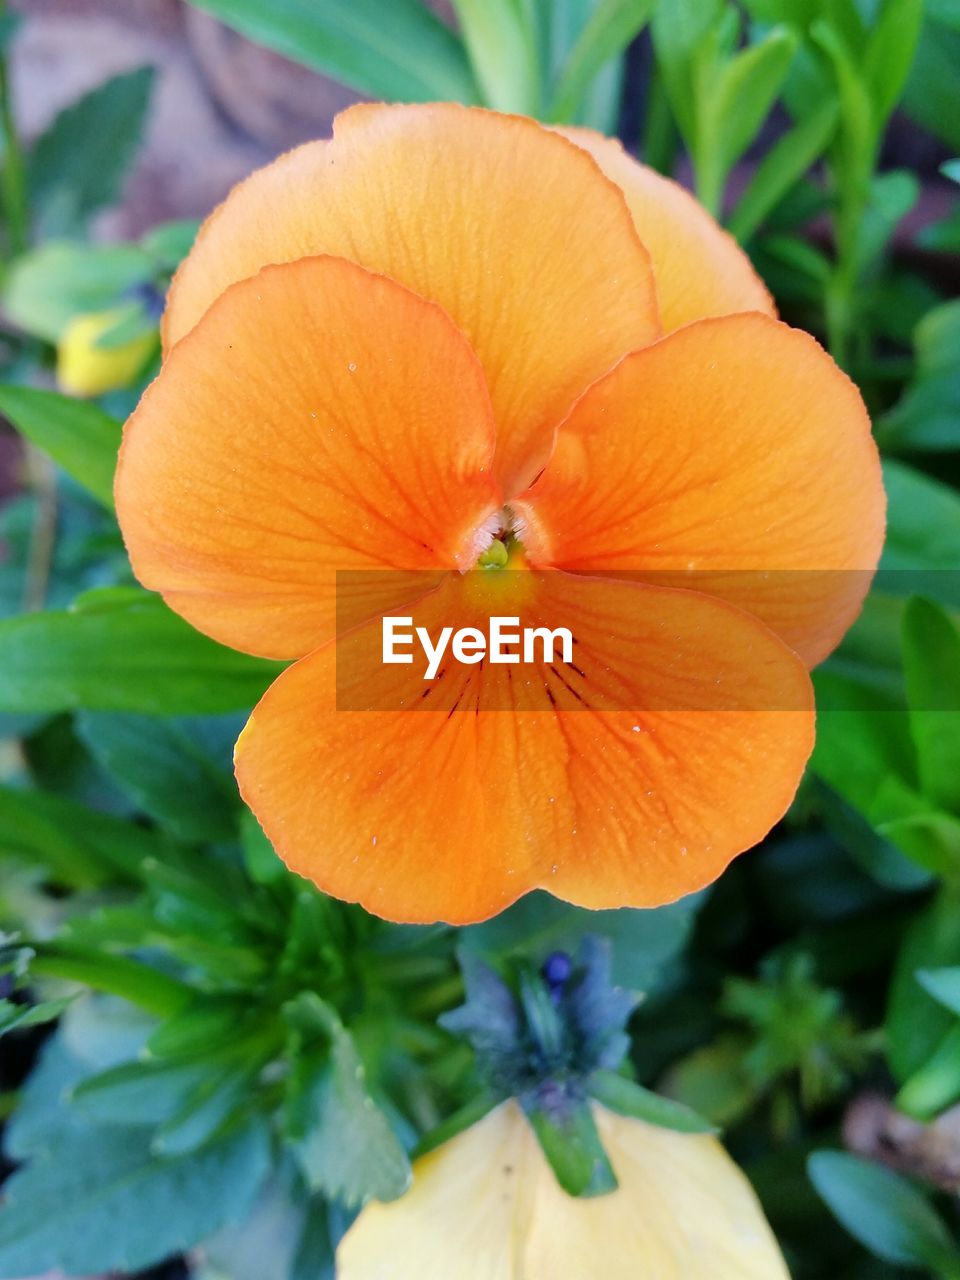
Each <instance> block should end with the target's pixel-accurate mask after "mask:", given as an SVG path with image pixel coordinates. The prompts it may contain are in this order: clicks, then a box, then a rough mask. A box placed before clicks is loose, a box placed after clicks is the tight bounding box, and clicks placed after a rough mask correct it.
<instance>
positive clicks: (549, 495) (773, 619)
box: [513, 315, 885, 665]
mask: <svg viewBox="0 0 960 1280" xmlns="http://www.w3.org/2000/svg"><path fill="white" fill-rule="evenodd" d="M513 506H514V508H515V510H516V512H517V514H518V515H519V516H520V518H521V520H525V521H526V523H527V530H526V533H525V535H524V536H525V541H526V545H527V548H528V551H529V553H530V556H531V559H532V561H533V562H534V563H536V564H551V565H556V566H558V567H561V568H565V569H570V570H579V571H586V572H591V573H598V572H599V573H604V574H612V575H616V576H621V575H627V576H630V575H631V574H632V573H640V574H641V575H642V576H644V577H646V578H648V579H649V578H651V575H652V577H653V580H655V581H657V582H658V583H660V584H671V583H672V584H673V585H676V586H692V587H694V588H695V589H696V590H698V591H708V592H710V593H711V594H715V595H718V596H722V597H723V598H725V599H727V600H730V601H732V602H733V603H734V604H737V605H738V606H740V607H742V608H744V609H747V610H749V611H750V612H752V613H755V614H756V615H757V616H758V617H760V618H762V619H763V620H764V621H765V622H766V623H767V624H768V625H769V626H770V627H772V628H773V630H775V631H776V632H777V633H778V634H779V635H780V636H782V637H783V639H784V640H786V641H787V643H788V644H790V645H791V646H792V647H793V648H794V649H796V650H797V652H798V653H800V654H801V655H802V656H803V657H804V659H805V660H806V661H807V662H808V663H809V664H811V665H812V664H814V663H816V662H818V661H820V659H821V658H823V657H825V656H826V654H828V653H829V652H830V651H831V650H832V649H833V648H834V646H835V645H836V644H837V643H838V641H839V639H840V637H841V636H842V635H843V633H844V631H846V629H847V627H848V626H849V625H850V623H851V622H852V621H853V619H854V618H855V617H856V615H857V613H858V611H859V608H860V605H861V603H862V601H863V597H864V595H865V594H866V591H867V589H868V587H869V583H870V577H871V575H872V572H873V570H874V568H875V567H876V564H877V560H878V558H879V555H880V548H881V544H882V542H883V530H884V506H885V501H884V493H883V486H882V481H881V475H880V463H879V458H878V455H877V450H876V446H875V445H874V443H873V438H872V436H871V434H870V422H869V420H868V418H867V414H866V410H865V409H864V406H863V402H862V400H861V399H860V395H859V393H858V392H857V390H856V388H855V387H854V385H853V383H852V382H850V380H849V379H848V378H847V377H846V376H845V375H844V374H843V373H841V372H840V370H839V369H838V368H837V366H836V365H835V364H834V363H833V361H832V360H831V359H830V358H829V357H828V356H827V355H826V354H825V353H824V351H823V350H822V349H821V348H820V347H819V346H818V344H817V343H816V342H815V341H814V340H813V339H812V338H810V337H809V336H808V335H807V334H804V333H800V332H799V331H797V330H794V329H789V328H788V327H787V326H786V325H783V324H780V323H778V322H777V321H774V320H769V319H767V318H766V317H764V316H758V315H741V316H727V317H724V318H722V319H718V320H704V321H700V322H699V323H697V324H693V325H690V326H688V327H687V328H685V329H683V330H681V331H679V332H677V333H674V334H671V335H670V336H669V337H667V338H665V339H663V341H661V342H659V343H657V344H656V345H655V346H653V347H649V348H647V350H645V351H640V352H637V353H636V354H634V355H632V356H629V357H628V358H627V359H625V360H624V361H623V362H622V363H621V364H620V365H619V366H618V367H617V368H616V369H614V370H613V371H612V372H611V373H610V374H609V375H608V376H607V377H606V378H604V379H602V380H601V381H600V382H598V383H596V384H595V385H594V386H593V387H591V388H590V390H589V391H588V392H587V393H586V394H585V395H584V396H583V398H582V399H581V400H580V401H579V403H578V404H577V405H576V406H575V408H574V410H573V412H572V413H571V415H570V417H569V419H568V420H567V422H566V423H565V424H564V427H563V429H562V430H561V432H560V436H559V439H558V443H557V448H556V451H555V453H554V455H553V457H552V458H551V461H550V465H549V467H548V469H547V471H546V472H545V473H544V475H543V477H542V478H541V479H540V481H539V482H538V483H537V484H536V485H535V486H534V488H533V489H531V490H530V492H529V494H528V495H526V497H525V498H524V499H522V500H520V501H519V502H516V503H514V504H513Z"/></svg>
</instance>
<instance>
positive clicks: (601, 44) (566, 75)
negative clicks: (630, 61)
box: [548, 0, 656, 123]
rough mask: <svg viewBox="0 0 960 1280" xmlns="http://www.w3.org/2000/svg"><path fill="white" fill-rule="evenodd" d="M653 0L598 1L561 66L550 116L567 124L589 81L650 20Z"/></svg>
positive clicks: (587, 87)
mask: <svg viewBox="0 0 960 1280" xmlns="http://www.w3.org/2000/svg"><path fill="white" fill-rule="evenodd" d="M655 6H656V0H600V3H599V4H598V5H597V7H596V8H595V9H594V11H593V14H592V15H591V17H590V20H589V22H588V23H587V25H586V26H585V27H584V29H583V31H582V32H581V34H580V37H579V39H578V40H577V41H576V43H575V44H574V46H573V48H572V49H571V50H570V53H569V55H568V57H567V59H566V61H565V63H564V65H563V68H562V70H561V72H560V75H559V78H558V80H557V85H556V88H555V89H554V91H553V98H552V100H551V103H550V109H549V113H548V114H549V118H550V119H551V120H554V121H557V122H560V123H570V122H572V121H573V120H575V119H576V118H577V114H578V110H579V108H580V106H581V104H582V102H583V99H584V97H585V95H586V93H587V91H588V89H589V86H590V84H591V83H592V81H593V80H594V79H595V78H596V77H597V76H598V75H599V73H600V72H601V71H602V70H603V68H604V67H605V66H606V65H607V64H608V63H609V62H610V61H611V60H612V59H613V58H616V57H617V55H618V54H620V53H622V52H623V51H624V50H625V49H626V48H627V46H628V45H629V44H630V43H631V42H632V41H633V40H635V39H636V37H637V36H638V35H639V34H640V32H641V31H642V30H643V28H644V27H645V26H646V25H647V23H648V22H649V21H650V18H651V15H652V14H653V10H654V8H655Z"/></svg>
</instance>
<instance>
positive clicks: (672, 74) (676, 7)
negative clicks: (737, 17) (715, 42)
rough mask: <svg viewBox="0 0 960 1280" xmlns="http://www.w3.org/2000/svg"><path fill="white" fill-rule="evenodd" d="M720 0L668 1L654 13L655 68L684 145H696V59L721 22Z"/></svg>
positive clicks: (652, 29) (722, 6)
mask: <svg viewBox="0 0 960 1280" xmlns="http://www.w3.org/2000/svg"><path fill="white" fill-rule="evenodd" d="M724 13H725V9H724V5H723V3H722V0H670V2H669V3H660V4H658V5H657V7H656V8H655V10H654V13H653V22H652V24H651V32H652V35H653V45H654V51H655V53H656V58H657V67H658V69H659V71H660V74H661V76H662V77H663V84H664V88H665V90H666V94H667V97H668V98H669V100H670V106H671V108H672V109H673V113H674V115H675V116H676V119H677V124H678V126H679V129H680V132H681V133H682V134H683V136H684V139H685V140H686V142H687V145H688V146H689V147H691V148H694V147H695V146H696V143H697V113H698V94H697V93H696V92H695V89H696V85H695V79H696V75H695V71H696V66H697V62H698V56H699V55H700V54H701V53H702V51H703V50H704V49H705V48H706V45H707V43H708V42H709V40H710V37H711V34H712V33H713V32H714V31H715V30H716V28H717V26H718V24H719V23H721V22H722V21H723V17H724Z"/></svg>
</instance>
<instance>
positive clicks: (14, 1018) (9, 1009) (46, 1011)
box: [0, 996, 73, 1036]
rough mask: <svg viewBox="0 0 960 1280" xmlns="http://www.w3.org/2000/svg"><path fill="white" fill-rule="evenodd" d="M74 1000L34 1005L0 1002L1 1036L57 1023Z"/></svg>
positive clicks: (70, 997) (70, 998) (67, 999)
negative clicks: (9, 1032)
mask: <svg viewBox="0 0 960 1280" xmlns="http://www.w3.org/2000/svg"><path fill="white" fill-rule="evenodd" d="M72 1000H73V996H65V997H64V998H63V999H60V1000H42V1001H41V1002H40V1003H39V1004H32V1005H30V1004H15V1003H14V1002H13V1001H12V1000H0V1036H5V1035H6V1034H7V1032H8V1031H24V1030H26V1029H27V1028H28V1027H40V1026H43V1024H44V1023H46V1022H55V1021H56V1020H57V1018H59V1017H60V1015H61V1013H63V1011H64V1009H66V1008H67V1006H68V1005H69V1004H70V1002H71V1001H72Z"/></svg>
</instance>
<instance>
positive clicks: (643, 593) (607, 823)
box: [236, 571, 813, 924]
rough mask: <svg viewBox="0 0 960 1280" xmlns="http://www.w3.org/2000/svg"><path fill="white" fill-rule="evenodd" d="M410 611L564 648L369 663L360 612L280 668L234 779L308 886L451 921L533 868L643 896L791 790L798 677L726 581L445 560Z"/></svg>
mask: <svg viewBox="0 0 960 1280" xmlns="http://www.w3.org/2000/svg"><path fill="white" fill-rule="evenodd" d="M509 579H514V580H515V581H513V582H510V581H509ZM478 584H479V586H478ZM478 590H479V591H480V592H481V595H480V596H478V594H477V592H478ZM405 613H406V614H407V615H408V616H410V617H412V618H413V621H414V625H419V626H424V627H426V628H427V629H428V631H429V633H430V635H431V636H432V637H433V638H434V639H435V638H436V636H437V634H438V633H439V630H440V628H441V627H442V626H454V627H458V626H461V625H465V624H466V625H480V627H481V629H485V628H486V623H485V622H483V621H481V619H482V618H484V617H485V616H488V615H489V614H499V615H501V616H507V617H510V616H518V617H520V618H521V625H527V626H543V625H546V626H550V627H555V626H559V625H564V626H567V627H569V628H570V629H571V630H572V632H573V635H574V637H575V641H576V643H575V647H574V655H573V662H572V663H570V664H564V663H562V662H560V661H557V662H554V663H552V664H546V663H542V662H541V663H540V664H539V665H537V664H525V665H523V666H496V665H493V664H491V663H489V662H485V663H484V664H483V665H482V666H464V665H462V664H461V663H459V662H457V661H454V660H452V659H451V660H447V661H446V662H445V663H444V665H443V667H442V668H441V675H440V677H439V678H437V679H435V680H434V681H432V682H427V681H424V680H423V679H422V671H423V668H422V665H418V664H416V663H415V664H414V665H413V666H405V667H399V666H385V665H383V664H382V663H381V662H380V652H381V648H380V625H379V623H370V624H366V625H365V626H363V627H360V628H358V629H356V630H355V631H353V632H351V633H350V634H349V635H347V636H343V637H341V639H340V640H339V641H338V642H336V643H331V644H328V645H326V646H324V647H323V648H322V649H320V650H318V651H317V652H316V653H314V654H311V655H310V656H309V657H307V658H304V659H302V660H301V661H300V662H298V663H296V664H295V665H294V666H292V667H290V668H288V670H287V671H286V672H284V673H283V675H281V676H280V678H279V679H278V680H277V681H276V682H275V683H274V685H273V686H272V687H271V688H270V689H269V690H268V692H267V693H266V695H265V696H264V698H263V699H262V700H261V702H260V703H259V705H258V706H257V708H256V709H255V711H254V713H253V715H252V717H251V719H250V721H249V723H248V725H247V727H246V729H245V730H244V732H243V734H242V735H241V738H240V741H239V742H238V744H237V753H236V764H237V778H238V781H239V784H240V789H241V793H242V795H243V797H244V799H245V800H246V802H247V803H248V804H249V805H250V807H251V808H252V809H253V811H254V813H255V814H256V815H257V817H258V818H259V820H260V822H261V824H262V826H263V828H264V830H265V831H266V833H267V835H268V836H269V838H270V840H271V841H272V842H273V844H274V847H275V848H276V849H277V852H278V853H279V854H280V855H281V857H282V858H283V859H284V860H285V861H286V862H287V863H288V865H289V866H290V867H291V868H292V869H293V870H294V871H297V872H299V873H300V874H301V875H304V876H307V877H308V878H310V879H311V880H313V881H315V882H316V883H317V884H318V885H319V886H320V887H321V888H322V889H323V890H324V891H325V892H328V893H331V894H333V895H335V896H337V897H341V898H346V899H349V900H357V901H359V902H361V903H362V904H363V905H364V906H365V907H366V908H367V909H368V910H369V911H373V912H375V913H376V914H378V915H382V916H386V917H388V918H390V919H394V920H405V921H421V922H423V921H431V920H437V919H442V920H446V921H449V922H451V923H456V924H462V923H468V922H470V921H475V920H479V919H483V918H485V917H487V916H490V915H492V914H494V913H495V912H497V911H499V910H501V909H503V908H504V907H505V906H507V905H508V904H509V903H510V902H512V901H513V900H514V899H516V898H517V897H518V896H520V895H521V894H523V893H526V892H527V891H528V890H530V889H534V888H538V887H540V888H546V889H549V890H550V891H551V892H552V893H554V894H556V895H558V896H559V897H562V898H566V899H568V900H570V901H572V902H576V903H579V904H581V905H583V906H588V907H594V908H600V907H615V906H624V905H628V906H635V907H639V906H645V907H647V906H656V905H659V904H661V903H663V902H669V901H672V900H674V899H675V898H678V897H680V896H681V895H682V894H685V893H688V892H690V891H692V890H694V889H697V888H700V887H702V886H703V885H704V884H707V883H708V882H710V881H711V880H713V879H714V878H715V877H716V876H718V875H719V874H720V872H721V871H722V870H723V869H724V868H725V867H726V865H727V864H728V863H729V862H730V860H731V859H732V858H733V857H734V856H735V855H736V854H738V853H740V852H741V851H742V850H744V849H746V848H748V847H749V846H751V845H752V844H755V843H756V842H757V841H759V840H760V839H762V838H763V836H764V835H766V833H767V832H768V830H769V829H770V827H771V826H772V825H773V824H774V822H776V821H777V819H778V818H780V817H781V816H782V814H783V812H784V811H785V809H786V808H787V805H788V804H789V803H790V801H791V799H792V797H793V794H794V792H795V790H796V787H797V784H798V782H799V779H800V776H801V774H802V772H803V768H804V765H805V763H806V760H807V757H808V755H809V753H810V750H811V747H812V744H813V714H812V690H811V685H810V680H809V677H808V676H807V674H806V671H805V670H804V668H803V666H802V664H801V663H800V662H799V660H798V659H797V658H796V656H795V655H794V654H792V653H791V652H790V650H789V649H787V648H786V646H785V645H783V644H782V643H781V642H780V641H779V640H777V639H776V637H774V636H773V635H772V634H771V633H770V632H769V631H768V630H767V629H766V628H765V627H764V626H763V625H762V624H761V623H759V622H757V621H756V620H755V619H753V618H751V617H749V616H748V615H746V614H743V613H741V612H740V611H738V610H736V609H733V608H731V606H729V605H727V604H725V603H724V602H722V601H719V600H715V599H712V598H710V597H707V596H701V595H698V594H697V593H695V592H685V591H675V590H670V589H662V588H657V587H649V586H643V585H635V584H632V583H622V582H616V581H612V580H609V579H591V578H584V577H578V576H575V575H568V574H564V573H545V574H540V573H531V572H521V573H516V574H514V573H509V572H508V573H507V574H506V575H504V576H503V577H500V576H498V575H497V573H496V572H495V571H491V572H490V573H489V574H486V575H484V574H482V573H479V572H478V573H472V574H468V575H466V577H465V578H461V577H460V575H451V576H450V577H449V578H448V579H447V580H446V581H445V582H444V584H442V586H441V587H440V588H439V589H438V590H437V591H435V592H434V593H433V594H432V595H430V596H429V597H428V598H426V599H424V600H422V601H421V602H419V603H418V604H417V605H415V606H413V607H411V608H410V609H408V610H405ZM360 708H366V709H360ZM732 797H735V800H733V799H732Z"/></svg>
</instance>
